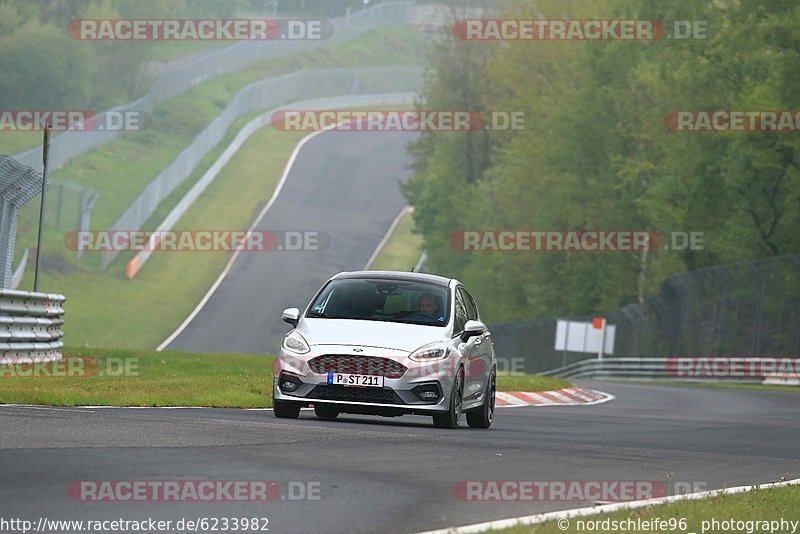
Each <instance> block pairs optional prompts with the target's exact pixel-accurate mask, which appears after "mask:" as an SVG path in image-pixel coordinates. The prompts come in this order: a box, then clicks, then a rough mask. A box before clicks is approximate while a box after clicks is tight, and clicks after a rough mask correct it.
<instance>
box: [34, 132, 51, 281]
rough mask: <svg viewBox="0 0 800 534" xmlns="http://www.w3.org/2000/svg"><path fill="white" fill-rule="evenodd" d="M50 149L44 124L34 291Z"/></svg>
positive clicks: (48, 134) (37, 275)
mask: <svg viewBox="0 0 800 534" xmlns="http://www.w3.org/2000/svg"><path fill="white" fill-rule="evenodd" d="M49 150H50V126H49V125H47V124H45V125H44V145H43V146H42V198H41V204H39V233H38V235H37V236H36V267H35V268H34V271H33V291H34V292H36V291H39V260H40V259H41V257H42V220H43V219H44V192H45V191H46V190H47V152H48V151H49Z"/></svg>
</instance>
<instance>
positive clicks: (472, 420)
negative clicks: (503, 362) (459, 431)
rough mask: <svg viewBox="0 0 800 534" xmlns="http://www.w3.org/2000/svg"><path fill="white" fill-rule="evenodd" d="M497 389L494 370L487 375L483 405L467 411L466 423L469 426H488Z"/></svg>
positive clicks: (491, 417)
mask: <svg viewBox="0 0 800 534" xmlns="http://www.w3.org/2000/svg"><path fill="white" fill-rule="evenodd" d="M496 389H497V385H496V377H495V373H494V371H492V374H491V375H489V383H488V384H487V386H486V399H485V400H484V401H483V406H481V408H480V409H479V410H475V411H474V412H467V424H468V425H469V426H470V428H489V427H490V426H492V419H494V398H495V395H494V394H495V391H496Z"/></svg>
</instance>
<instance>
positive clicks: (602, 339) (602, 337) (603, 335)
mask: <svg viewBox="0 0 800 534" xmlns="http://www.w3.org/2000/svg"><path fill="white" fill-rule="evenodd" d="M605 344H606V318H605V317H603V325H602V326H601V327H600V349H599V350H598V351H597V359H598V360H602V359H603V345H605Z"/></svg>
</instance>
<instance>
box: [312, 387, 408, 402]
mask: <svg viewBox="0 0 800 534" xmlns="http://www.w3.org/2000/svg"><path fill="white" fill-rule="evenodd" d="M308 397H309V398H312V399H322V400H335V401H350V402H376V403H383V404H405V403H404V402H403V399H401V398H400V396H399V395H397V393H395V392H394V390H392V389H390V388H349V387H345V386H329V385H325V384H321V385H319V386H316V387H315V388H314V389H312V390H311V393H309V394H308Z"/></svg>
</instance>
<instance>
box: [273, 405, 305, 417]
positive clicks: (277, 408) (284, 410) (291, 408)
mask: <svg viewBox="0 0 800 534" xmlns="http://www.w3.org/2000/svg"><path fill="white" fill-rule="evenodd" d="M272 413H273V414H274V415H275V417H277V418H279V419H297V418H298V417H300V403H299V402H291V401H279V400H273V401H272Z"/></svg>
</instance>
